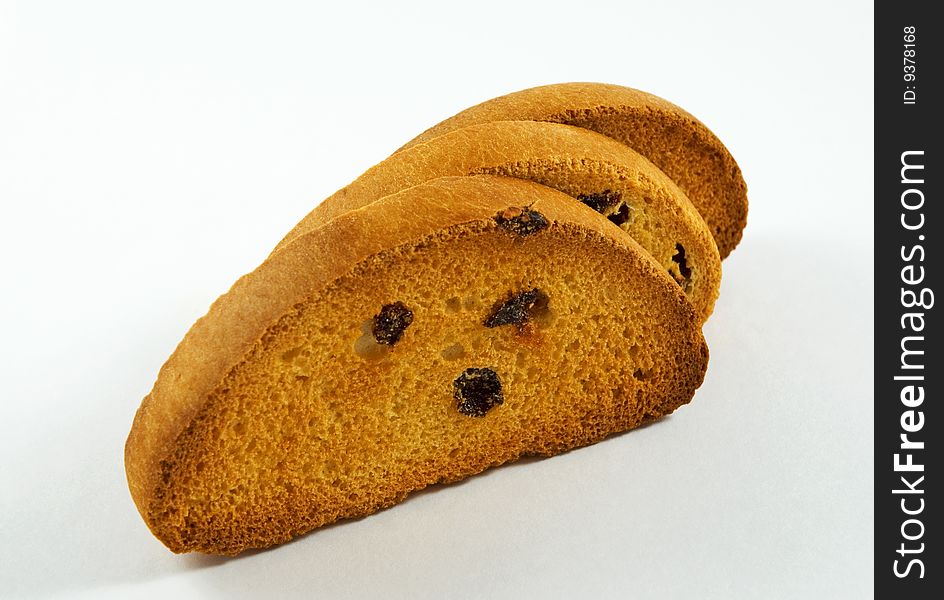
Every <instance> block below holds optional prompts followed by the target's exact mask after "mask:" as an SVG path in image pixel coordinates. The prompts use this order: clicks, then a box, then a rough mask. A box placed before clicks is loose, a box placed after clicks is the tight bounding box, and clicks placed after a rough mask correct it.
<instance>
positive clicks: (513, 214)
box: [495, 206, 547, 236]
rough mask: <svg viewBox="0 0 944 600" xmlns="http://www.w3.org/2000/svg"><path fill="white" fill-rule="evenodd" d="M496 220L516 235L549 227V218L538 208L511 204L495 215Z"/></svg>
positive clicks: (499, 224)
mask: <svg viewBox="0 0 944 600" xmlns="http://www.w3.org/2000/svg"><path fill="white" fill-rule="evenodd" d="M495 222H496V223H498V226H499V227H501V228H502V229H504V230H506V231H510V232H511V233H514V234H516V235H520V236H528V235H531V234H532V233H537V232H539V231H541V230H542V229H544V228H545V227H547V218H546V217H545V216H544V215H542V214H541V213H539V212H538V211H536V210H531V209H530V208H527V207H525V208H521V207H518V206H509V207H508V208H506V209H505V210H503V211H501V212H500V213H498V214H497V215H495Z"/></svg>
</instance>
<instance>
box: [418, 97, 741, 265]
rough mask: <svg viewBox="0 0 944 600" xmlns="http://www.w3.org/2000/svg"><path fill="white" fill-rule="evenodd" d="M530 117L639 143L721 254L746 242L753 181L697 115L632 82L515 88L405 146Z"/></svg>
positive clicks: (429, 130) (428, 131)
mask: <svg viewBox="0 0 944 600" xmlns="http://www.w3.org/2000/svg"><path fill="white" fill-rule="evenodd" d="M524 120H533V121H551V122H554V123H566V124H568V125H575V126H577V127H584V128H586V129H592V130H593V131H597V132H599V133H602V134H604V135H607V136H609V137H611V138H613V139H615V140H618V141H620V142H622V143H624V144H626V145H628V146H630V147H632V148H634V149H635V150H636V151H637V152H639V153H640V154H642V155H643V156H645V157H646V158H648V159H649V160H650V161H652V162H653V163H655V165H656V166H658V167H659V168H660V169H662V170H663V171H664V172H665V173H666V174H667V175H668V176H669V177H671V178H672V179H673V180H674V181H675V183H677V184H678V186H679V187H680V188H682V191H683V192H685V194H686V195H687V196H688V198H689V199H690V200H691V201H692V204H694V205H695V207H696V208H697V209H698V210H699V212H701V215H702V217H704V219H705V222H706V223H708V227H709V229H710V230H711V233H712V235H714V238H715V242H716V243H717V244H718V250H719V251H720V253H721V258H722V259H723V258H725V257H726V256H727V255H728V254H730V253H731V251H732V250H734V247H735V246H737V244H738V242H739V241H741V234H742V232H743V230H744V226H745V225H746V224H747V185H746V184H745V183H744V178H743V177H742V176H741V169H740V168H739V167H738V165H737V163H736V162H735V161H734V157H732V156H731V153H730V152H728V149H727V148H725V147H724V144H722V143H721V141H720V140H719V139H718V138H717V136H715V134H713V133H712V132H711V131H710V130H709V129H708V128H707V127H705V125H703V124H702V123H701V122H700V121H699V120H698V119H696V118H695V117H693V116H692V115H690V114H688V113H687V112H685V111H684V110H682V109H681V108H679V107H678V106H675V105H674V104H672V103H671V102H668V101H667V100H663V99H662V98H659V97H658V96H654V95H652V94H647V93H646V92H641V91H639V90H634V89H632V88H627V87H622V86H618V85H609V84H604V83H561V84H555V85H546V86H542V87H536V88H531V89H527V90H523V91H520V92H515V93H513V94H508V95H507V96H502V97H500V98H495V99H493V100H489V101H487V102H483V103H481V104H479V105H477V106H473V107H471V108H468V109H466V110H464V111H462V112H460V113H459V114H457V115H456V116H454V117H451V118H449V119H446V120H445V121H443V122H442V123H440V124H438V125H435V126H433V127H432V128H430V129H428V130H426V131H425V132H423V133H422V134H420V135H419V136H418V137H416V138H415V139H413V140H412V141H410V142H409V143H407V144H406V146H404V148H409V147H410V146H414V145H416V144H419V143H422V142H425V141H428V140H430V139H432V138H434V137H436V136H439V135H442V134H444V133H446V132H449V131H453V130H455V129H459V128H461V127H467V126H469V125H474V124H476V123H483V122H486V121H524Z"/></svg>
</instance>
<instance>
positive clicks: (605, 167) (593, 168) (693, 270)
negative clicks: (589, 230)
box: [278, 121, 721, 321]
mask: <svg viewBox="0 0 944 600" xmlns="http://www.w3.org/2000/svg"><path fill="white" fill-rule="evenodd" d="M482 173H488V174H495V175H506V176H511V177H519V178H522V179H529V180H531V181H535V182H537V183H541V184H544V185H547V186H549V187H552V188H555V189H558V190H560V191H562V192H564V193H566V194H569V195H570V196H573V197H575V198H579V199H581V200H582V201H583V202H584V203H585V204H587V205H588V206H590V207H591V208H594V209H595V210H597V211H598V212H601V213H603V214H604V215H606V216H607V218H608V219H609V220H610V221H612V222H613V223H614V224H616V225H618V226H619V227H621V228H622V229H623V230H625V231H626V232H627V233H629V234H630V235H631V236H632V237H633V238H634V239H635V240H636V241H637V242H639V244H640V245H641V246H642V247H643V248H645V249H646V250H647V251H648V252H649V253H650V254H652V256H653V257H655V259H656V261H657V262H658V263H659V264H661V265H662V268H663V269H665V270H666V271H668V272H669V273H670V274H671V275H672V277H673V278H674V279H675V280H676V282H678V284H679V286H681V287H682V289H683V290H684V291H685V293H686V295H687V296H688V297H689V300H691V302H692V304H693V305H694V306H695V311H696V312H697V313H698V314H699V316H700V318H701V320H702V321H704V320H706V319H707V318H708V316H709V315H710V314H711V310H712V308H713V307H714V303H715V300H716V299H717V297H718V290H719V289H720V286H721V258H720V256H719V255H718V249H717V246H715V243H714V241H713V240H712V237H711V232H710V231H709V230H708V227H707V226H706V225H705V222H704V220H703V219H702V218H701V215H699V214H698V211H697V210H696V209H695V207H694V206H692V204H691V202H689V201H688V198H686V197H685V194H683V193H682V191H681V190H679V189H678V187H677V186H676V185H675V184H674V183H673V182H672V180H671V179H669V178H668V177H667V176H666V175H665V174H664V173H663V172H662V171H660V170H659V169H658V168H657V167H655V166H654V165H653V164H652V163H650V162H649V161H648V160H646V159H645V158H643V157H642V156H640V155H639V154H638V153H637V152H635V151H633V150H632V149H630V148H628V147H627V146H625V145H624V144H621V143H619V142H616V141H614V140H612V139H610V138H608V137H606V136H604V135H600V134H598V133H594V132H592V131H588V130H586V129H581V128H579V127H570V126H568V125H559V124H557V123H544V122H537V121H497V122H491V123H482V124H479V125H472V126H469V127H464V128H462V129H457V130H455V131H450V132H449V133H446V134H443V135H441V136H439V137H436V138H433V139H430V140H429V141H428V142H425V143H423V144H417V145H415V146H413V147H411V148H409V149H406V150H403V151H402V152H397V153H396V154H394V155H393V156H391V157H390V158H388V159H387V160H385V161H383V162H381V163H380V164H378V165H376V166H374V167H373V168H371V169H369V170H368V171H367V172H365V173H364V174H363V175H361V176H360V177H359V178H357V180H355V181H354V182H353V183H351V184H350V185H348V186H347V187H345V188H343V189H341V190H340V191H338V192H336V193H335V194H333V195H332V196H331V197H329V198H328V199H326V200H325V201H324V202H322V203H321V204H319V205H318V206H317V207H315V209H314V210H312V211H311V212H310V213H309V214H308V215H307V216H306V217H305V218H304V219H302V220H301V222H300V223H299V224H298V225H296V226H295V228H294V229H293V230H292V231H291V232H290V233H289V234H288V235H287V236H286V237H285V239H284V240H283V242H282V244H285V243H287V242H289V241H291V240H292V239H294V238H295V237H297V236H298V235H300V234H301V233H303V232H305V231H310V230H311V229H313V228H315V227H319V226H321V225H323V224H324V223H326V222H328V221H329V220H331V219H333V218H334V217H337V216H338V215H340V214H342V213H344V212H346V211H349V210H354V209H357V208H360V207H361V206H363V205H365V204H367V203H370V202H373V201H375V200H377V199H379V198H382V197H384V196H387V195H390V194H393V193H395V192H398V191H400V190H402V189H405V188H408V187H412V186H414V185H418V184H420V183H423V182H425V181H428V180H430V179H435V178H437V177H444V176H452V175H470V174H482ZM282 244H280V245H279V246H278V247H281V245H282Z"/></svg>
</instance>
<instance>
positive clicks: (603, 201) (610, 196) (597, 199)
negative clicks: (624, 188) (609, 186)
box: [577, 190, 623, 214]
mask: <svg viewBox="0 0 944 600" xmlns="http://www.w3.org/2000/svg"><path fill="white" fill-rule="evenodd" d="M622 197H623V195H622V194H620V193H619V192H614V191H612V190H603V191H602V192H600V193H599V194H580V195H578V196H577V200H580V201H581V202H583V203H584V204H586V205H587V206H589V207H590V208H592V209H593V210H595V211H597V212H598V213H600V214H603V213H605V212H606V211H607V210H609V209H610V208H612V207H613V205H614V204H616V203H617V202H619V201H620V198H622Z"/></svg>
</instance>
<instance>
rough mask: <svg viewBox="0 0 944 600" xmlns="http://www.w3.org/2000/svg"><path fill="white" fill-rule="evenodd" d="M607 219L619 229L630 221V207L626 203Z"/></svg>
mask: <svg viewBox="0 0 944 600" xmlns="http://www.w3.org/2000/svg"><path fill="white" fill-rule="evenodd" d="M607 219H609V220H610V222H612V223H613V224H614V225H616V226H617V227H619V226H620V225H622V224H623V223H625V222H626V221H628V220H629V205H628V204H626V203H625V202H624V203H623V204H620V207H619V210H617V211H616V212H615V213H613V214H611V215H609V216H607Z"/></svg>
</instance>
